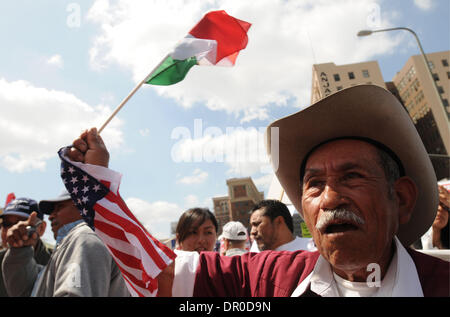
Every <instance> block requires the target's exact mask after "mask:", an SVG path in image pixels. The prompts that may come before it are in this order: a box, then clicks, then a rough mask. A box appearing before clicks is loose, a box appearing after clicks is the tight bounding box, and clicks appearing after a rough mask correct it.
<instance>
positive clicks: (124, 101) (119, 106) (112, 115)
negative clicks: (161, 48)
mask: <svg viewBox="0 0 450 317" xmlns="http://www.w3.org/2000/svg"><path fill="white" fill-rule="evenodd" d="M168 56H169V54H167V55H166V57H164V58H163V59H162V60H161V62H159V64H158V65H156V67H155V68H153V69H152V71H151V72H150V73H149V74H148V75H147V76H145V78H144V79H143V80H142V81H141V82H140V83H139V84H137V85H136V87H134V89H133V90H132V91H131V92H130V93H129V94H128V96H126V97H125V99H124V100H122V102H121V103H120V104H119V105H118V106H117V108H116V109H115V110H114V111H113V113H112V114H111V115H110V116H109V118H108V119H107V120H106V121H105V123H103V125H102V126H101V128H100V129H99V130H98V133H99V134H100V132H102V131H103V129H104V128H105V127H106V125H107V124H108V123H109V122H110V121H111V120H112V118H114V116H115V115H116V114H117V113H118V112H119V111H120V109H122V108H123V106H125V104H126V103H127V102H128V100H130V98H131V97H132V96H133V95H134V93H135V92H136V91H137V90H138V89H139V88H141V86H142V85H143V84H145V82H146V81H147V80H148V79H149V78H150V77H151V76H152V75H153V73H154V72H155V71H156V70H157V69H158V68H159V66H161V64H162V63H163V62H164V61H165V60H166V58H167V57H168Z"/></svg>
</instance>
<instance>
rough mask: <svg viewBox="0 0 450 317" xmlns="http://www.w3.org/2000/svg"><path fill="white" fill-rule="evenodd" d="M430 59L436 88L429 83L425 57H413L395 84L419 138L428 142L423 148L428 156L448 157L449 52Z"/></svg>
mask: <svg viewBox="0 0 450 317" xmlns="http://www.w3.org/2000/svg"><path fill="white" fill-rule="evenodd" d="M427 59H428V62H429V65H430V69H431V71H432V74H433V81H434V82H435V83H436V85H434V84H433V81H431V80H430V77H431V75H430V72H429V70H428V68H427V67H426V64H425V61H424V59H423V57H422V55H415V56H411V57H410V58H409V59H408V61H407V62H406V63H405V65H404V66H403V68H402V69H401V70H400V71H399V72H398V73H397V74H396V75H395V76H394V78H393V80H392V81H393V83H394V85H395V86H396V87H397V90H398V93H399V95H400V98H401V101H402V103H403V105H404V106H405V108H406V110H407V111H408V112H409V114H410V116H411V118H412V119H413V121H414V124H415V125H416V128H417V129H418V131H419V134H420V135H421V136H423V137H425V138H426V140H424V144H425V147H426V148H427V151H428V153H430V154H434V155H436V154H437V155H439V154H441V155H446V154H447V155H448V154H450V121H449V118H450V106H449V101H448V100H449V93H450V67H449V63H450V51H445V52H436V53H430V54H427ZM436 87H437V88H436ZM422 139H424V138H422Z"/></svg>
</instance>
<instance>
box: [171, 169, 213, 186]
mask: <svg viewBox="0 0 450 317" xmlns="http://www.w3.org/2000/svg"><path fill="white" fill-rule="evenodd" d="M207 178H208V173H207V172H205V171H202V170H201V169H199V168H196V169H195V170H194V172H193V173H192V175H190V176H185V177H182V178H180V179H178V180H177V183H179V184H185V185H192V184H201V183H203V182H204V181H206V179H207Z"/></svg>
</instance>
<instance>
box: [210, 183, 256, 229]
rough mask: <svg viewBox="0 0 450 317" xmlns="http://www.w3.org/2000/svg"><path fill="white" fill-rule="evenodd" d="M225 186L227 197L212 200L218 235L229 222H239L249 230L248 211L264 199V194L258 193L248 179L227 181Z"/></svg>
mask: <svg viewBox="0 0 450 317" xmlns="http://www.w3.org/2000/svg"><path fill="white" fill-rule="evenodd" d="M227 186H228V196H222V197H214V198H213V204H214V214H215V216H216V219H217V222H218V224H219V234H220V233H221V232H222V228H223V226H224V225H225V224H226V223H227V222H229V221H240V222H241V223H242V224H243V225H244V226H245V227H246V228H247V229H250V211H251V210H252V208H253V207H254V206H255V205H256V204H257V203H258V202H260V201H261V200H263V199H264V192H260V191H258V189H257V188H256V185H255V184H254V183H253V180H252V179H251V178H250V177H244V178H231V179H228V180H227ZM249 233H250V232H249Z"/></svg>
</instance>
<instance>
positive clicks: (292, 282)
mask: <svg viewBox="0 0 450 317" xmlns="http://www.w3.org/2000/svg"><path fill="white" fill-rule="evenodd" d="M407 250H408V253H409V254H410V256H411V257H412V259H413V261H414V263H415V265H416V268H417V272H418V274H419V280H420V283H421V285H422V290H423V293H424V296H425V297H428V296H445V297H448V296H450V293H449V266H450V264H449V262H446V261H443V260H441V259H438V258H435V257H432V256H428V255H425V254H423V253H420V252H417V251H414V250H411V249H409V248H407ZM318 258H319V252H317V251H316V252H308V251H296V252H289V251H264V252H261V253H247V254H244V255H241V256H235V257H225V256H220V255H219V254H218V253H216V252H202V253H201V254H200V260H199V266H198V268H197V273H196V277H195V285H194V296H199V297H205V296H216V297H287V296H291V294H292V293H293V291H294V290H295V288H296V287H297V286H298V284H300V283H301V282H302V281H303V280H304V279H305V278H306V277H307V276H308V275H309V274H310V273H311V272H312V271H313V269H314V265H315V264H316V262H317V259H318ZM303 296H317V294H314V293H313V292H311V291H310V290H309V291H306V292H305V293H304V294H303Z"/></svg>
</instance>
